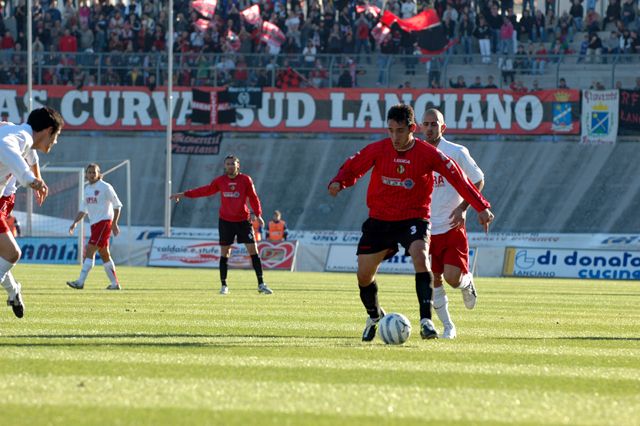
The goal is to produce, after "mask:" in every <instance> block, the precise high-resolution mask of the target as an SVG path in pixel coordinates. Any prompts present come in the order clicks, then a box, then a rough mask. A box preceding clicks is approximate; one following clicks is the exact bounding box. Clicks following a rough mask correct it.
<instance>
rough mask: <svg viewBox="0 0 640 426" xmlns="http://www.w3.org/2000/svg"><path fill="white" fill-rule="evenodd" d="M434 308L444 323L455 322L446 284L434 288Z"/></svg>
mask: <svg viewBox="0 0 640 426" xmlns="http://www.w3.org/2000/svg"><path fill="white" fill-rule="evenodd" d="M432 303H433V309H434V310H435V311H436V314H437V315H438V318H439V319H440V321H441V322H442V324H443V325H450V324H453V322H452V321H451V315H450V314H449V298H448V297H447V293H446V292H445V291H444V285H442V286H440V287H434V288H433V302H432Z"/></svg>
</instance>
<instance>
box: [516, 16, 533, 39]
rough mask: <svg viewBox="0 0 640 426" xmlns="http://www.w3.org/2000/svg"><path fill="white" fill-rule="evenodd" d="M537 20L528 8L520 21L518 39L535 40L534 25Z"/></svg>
mask: <svg viewBox="0 0 640 426" xmlns="http://www.w3.org/2000/svg"><path fill="white" fill-rule="evenodd" d="M534 24H535V21H534V19H533V17H532V16H531V15H530V14H529V11H528V10H525V11H523V12H522V17H521V18H520V21H518V40H519V41H521V42H522V41H526V40H533V37H534V34H533V26H534Z"/></svg>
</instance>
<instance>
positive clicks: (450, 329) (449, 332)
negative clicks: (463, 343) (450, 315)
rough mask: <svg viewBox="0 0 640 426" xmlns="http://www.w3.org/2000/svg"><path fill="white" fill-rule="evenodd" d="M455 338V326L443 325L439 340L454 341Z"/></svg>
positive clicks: (450, 324)
mask: <svg viewBox="0 0 640 426" xmlns="http://www.w3.org/2000/svg"><path fill="white" fill-rule="evenodd" d="M456 336H457V333H456V326H455V324H453V323H449V324H445V326H444V331H443V332H442V335H441V336H440V338H442V339H455V338H456Z"/></svg>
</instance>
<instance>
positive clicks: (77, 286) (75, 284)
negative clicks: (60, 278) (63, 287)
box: [67, 281, 84, 290]
mask: <svg viewBox="0 0 640 426" xmlns="http://www.w3.org/2000/svg"><path fill="white" fill-rule="evenodd" d="M67 285H68V286H69V287H71V288H75V289H76V290H82V289H83V288H84V283H81V282H80V281H67Z"/></svg>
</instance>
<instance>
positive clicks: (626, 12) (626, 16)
mask: <svg viewBox="0 0 640 426" xmlns="http://www.w3.org/2000/svg"><path fill="white" fill-rule="evenodd" d="M635 8H636V5H635V2H634V1H633V0H624V3H622V14H621V16H622V22H623V23H624V26H625V28H629V26H630V25H631V23H632V22H634V21H635V20H636V9H635Z"/></svg>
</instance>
